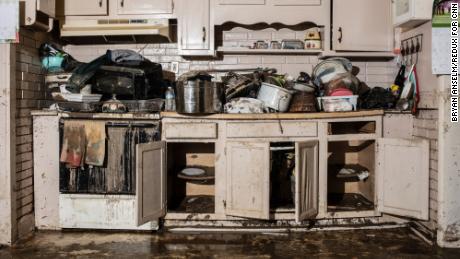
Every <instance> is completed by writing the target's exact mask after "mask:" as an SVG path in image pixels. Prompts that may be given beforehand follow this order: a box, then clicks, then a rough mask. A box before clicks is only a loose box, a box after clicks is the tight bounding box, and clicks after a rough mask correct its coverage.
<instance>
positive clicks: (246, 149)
mask: <svg viewBox="0 0 460 259" xmlns="http://www.w3.org/2000/svg"><path fill="white" fill-rule="evenodd" d="M226 152H227V201H226V214H227V215H231V216H238V217H244V218H256V219H269V216H270V144H269V143H251V142H228V143H227V151H226Z"/></svg>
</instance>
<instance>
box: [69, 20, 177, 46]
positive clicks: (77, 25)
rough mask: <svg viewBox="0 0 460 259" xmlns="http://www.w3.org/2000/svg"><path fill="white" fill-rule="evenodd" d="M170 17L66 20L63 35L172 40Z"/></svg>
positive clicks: (70, 36)
mask: <svg viewBox="0 0 460 259" xmlns="http://www.w3.org/2000/svg"><path fill="white" fill-rule="evenodd" d="M169 27H170V26H169V20H168V19H94V20H66V21H65V22H64V23H63V24H62V25H61V37H63V38H67V39H69V38H77V37H85V38H86V37H98V38H100V37H102V38H104V39H105V41H106V42H110V41H111V40H110V39H111V38H114V39H117V41H136V40H135V39H136V37H138V36H162V37H164V38H166V39H168V41H169V40H170V29H169Z"/></svg>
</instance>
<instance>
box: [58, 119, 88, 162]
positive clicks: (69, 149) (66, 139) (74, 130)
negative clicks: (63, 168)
mask: <svg viewBox="0 0 460 259" xmlns="http://www.w3.org/2000/svg"><path fill="white" fill-rule="evenodd" d="M85 149H86V136H85V125H84V124H82V123H81V122H79V121H65V122H64V136H63V142H62V151H61V159H60V160H61V162H62V163H66V164H67V166H68V167H70V168H76V167H81V166H82V165H83V157H84V155H85Z"/></svg>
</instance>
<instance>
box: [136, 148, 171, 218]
mask: <svg viewBox="0 0 460 259" xmlns="http://www.w3.org/2000/svg"><path fill="white" fill-rule="evenodd" d="M165 149H166V145H165V142H163V141H161V142H151V143H147V144H139V145H137V147H136V167H137V168H136V204H137V225H138V226H141V225H143V224H145V223H147V222H150V221H152V220H157V219H159V218H161V217H163V216H164V215H165V214H166V164H165V163H166V157H165Z"/></svg>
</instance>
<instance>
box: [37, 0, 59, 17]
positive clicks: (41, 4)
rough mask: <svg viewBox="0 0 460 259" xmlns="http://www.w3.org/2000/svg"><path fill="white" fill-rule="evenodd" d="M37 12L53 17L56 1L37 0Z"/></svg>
mask: <svg viewBox="0 0 460 259" xmlns="http://www.w3.org/2000/svg"><path fill="white" fill-rule="evenodd" d="M37 10H38V11H40V12H42V13H44V14H47V15H49V16H50V17H54V16H55V10H56V0H38V1H37Z"/></svg>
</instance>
